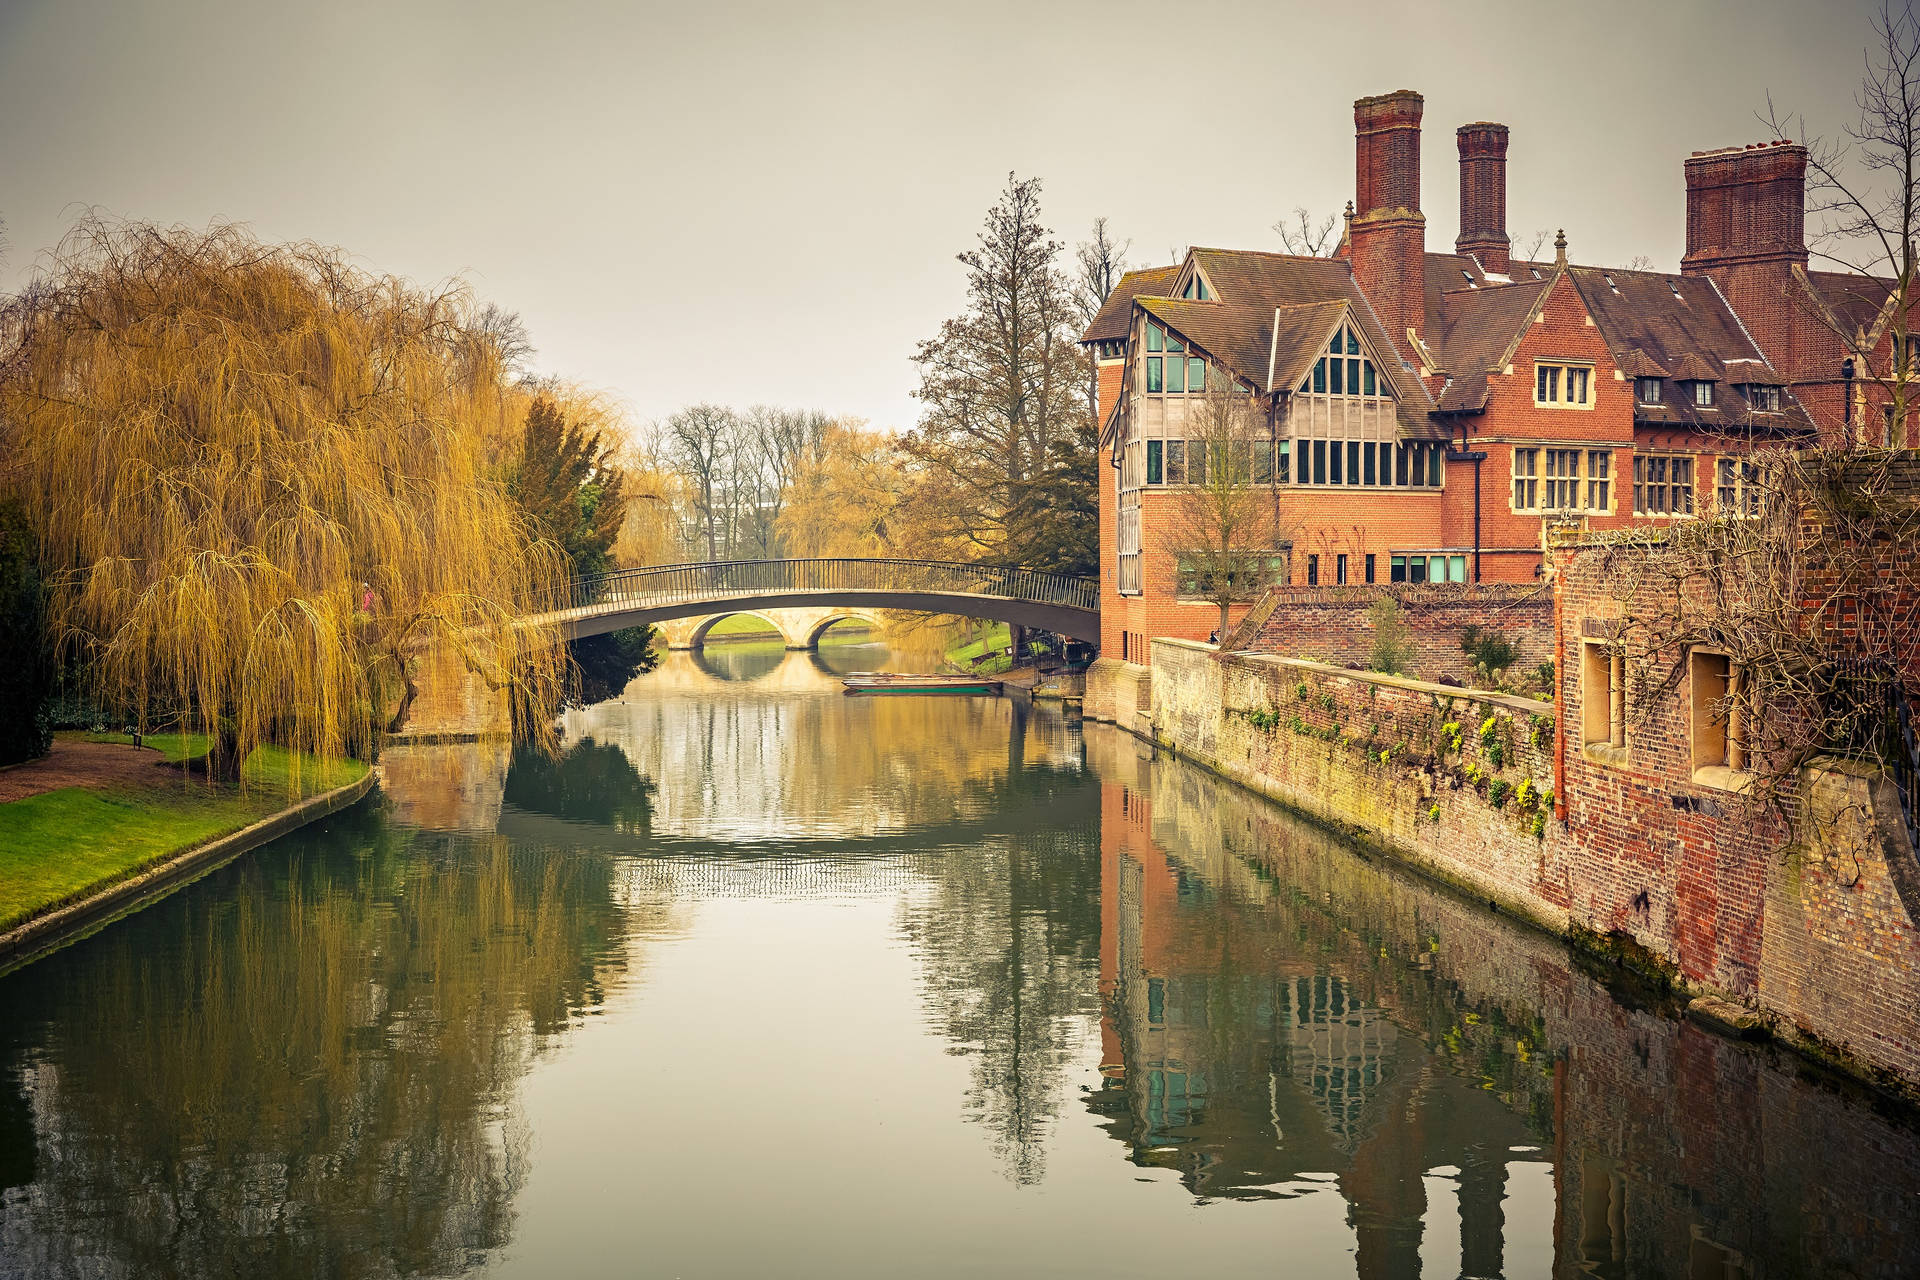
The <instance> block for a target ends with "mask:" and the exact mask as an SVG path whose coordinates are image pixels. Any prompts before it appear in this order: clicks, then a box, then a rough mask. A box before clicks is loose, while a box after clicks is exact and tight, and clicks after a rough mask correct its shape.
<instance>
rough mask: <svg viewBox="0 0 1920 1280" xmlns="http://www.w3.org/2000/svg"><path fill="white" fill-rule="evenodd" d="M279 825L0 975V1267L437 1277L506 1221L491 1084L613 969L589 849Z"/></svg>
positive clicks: (500, 1100)
mask: <svg viewBox="0 0 1920 1280" xmlns="http://www.w3.org/2000/svg"><path fill="white" fill-rule="evenodd" d="M329 825H330V827H331V829H330V830H326V831H312V832H308V833H303V834H300V835H296V836H294V837H292V838H290V839H288V840H286V841H283V842H281V843H280V844H279V845H278V846H277V847H276V848H275V849H274V851H273V852H272V853H271V854H270V855H268V856H260V857H254V858H248V859H242V860H240V861H239V862H236V863H234V864H233V865H231V866H229V867H227V868H224V869H223V870H221V871H219V872H217V873H215V875H214V876H211V877H209V878H208V880H206V881H203V882H202V883H201V884H199V885H196V886H194V887H193V888H192V889H189V890H186V891H183V892H181V893H178V894H175V895H174V896H172V897H170V898H168V899H166V900H165V901H163V902H161V903H159V904H158V905H156V906H154V907H152V908H150V909H149V910H147V911H145V912H142V913H140V914H138V915H136V916H134V917H131V918H129V919H127V920H124V921H122V922H120V923H118V924H116V925H114V926H113V927H111V928H109V929H107V930H106V931H104V932H102V933H100V934H98V935H96V936H94V937H92V938H89V939H87V940H86V941H84V942H81V943H78V944H75V945H73V946H71V947H69V948H67V949H65V950H63V951H60V952H56V953H54V954H53V955H51V956H48V957H46V958H45V959H42V960H40V961H39V962H37V963H36V964H34V965H32V966H30V967H29V968H27V969H25V970H22V971H20V972H18V973H16V974H13V975H10V976H9V977H8V978H7V979H6V980H5V986H4V988H0V998H3V999H4V1002H5V1003H4V1007H5V1010H6V1016H5V1017H4V1018H0V1064H4V1069H3V1070H0V1079H4V1080H5V1081H6V1082H7V1084H8V1086H9V1087H8V1088H7V1089H6V1090H0V1096H5V1097H6V1098H7V1099H8V1101H7V1103H6V1105H5V1108H4V1111H0V1114H4V1115H5V1116H6V1123H7V1130H6V1133H5V1135H4V1138H0V1142H3V1143H4V1146H5V1149H6V1152H7V1157H6V1161H5V1168H6V1175H5V1176H6V1179H7V1181H8V1182H9V1183H11V1184H12V1186H13V1187H14V1190H12V1191H9V1192H8V1193H7V1194H6V1196H5V1200H4V1206H5V1207H4V1213H3V1214H0V1272H4V1273H6V1274H10V1275H32V1276H57V1275H70V1274H88V1275H97V1274H113V1275H137V1276H158V1275H294V1274H302V1275H308V1274H310V1275H330V1276H386V1275H395V1274H403V1273H413V1272H420V1271H430V1272H436V1273H447V1272H452V1271H457V1270H459V1269H461V1268H462V1267H464V1266H466V1265H467V1264H468V1263H469V1262H470V1261H471V1260H472V1259H474V1258H475V1257H477V1256H479V1255H480V1254H481V1252H482V1251H485V1250H488V1249H491V1248H495V1247H497V1246H499V1245H501V1244H503V1243H504V1242H505V1241H506V1240H508V1239H509V1238H510V1236H511V1235H512V1232H513V1225H514V1211H513V1204H514V1199H515V1197H516V1196H517V1195H518V1193H519V1191H520V1189H521V1187H522V1185H523V1183H524V1181H525V1178H526V1173H527V1168H528V1164H529V1160H530V1141H531V1136H530V1133H529V1131H528V1127H527V1124H526V1122H525V1119H524V1116H523V1115H522V1112H521V1109H520V1107H519V1105H518V1103H517V1100H516V1096H515V1085H516V1082H517V1081H518V1080H519V1078H520V1077H521V1076H522V1075H523V1074H524V1073H525V1072H526V1070H527V1069H528V1067H529V1065H530V1064H531V1062H532V1061H533V1060H534V1059H535V1058H537V1057H538V1056H539V1055H540V1054H541V1053H542V1052H543V1051H544V1050H545V1049H546V1048H547V1046H548V1045H550V1044H551V1043H552V1042H553V1040H554V1038H555V1037H557V1036H558V1035H560V1034H561V1033H562V1032H564V1031H565V1030H566V1029H567V1028H568V1027H569V1026H570V1025H572V1024H573V1023H574V1022H575V1021H576V1020H577V1019H578V1018H579V1017H580V1016H581V1015H582V1014H583V1013H585V1012H588V1011H590V1010H591V1009H593V1008H594V1007H596V1006H598V1005H599V1004H600V1003H601V1002H602V1001H603V1000H604V999H605V997H606V994H607V992H608V991H609V990H610V989H612V988H614V987H617V986H618V985H619V984H620V983H621V982H622V981H623V980H624V976H625V974H626V971H627V967H628V965H629V962H630V961H629V956H628V954H627V948H626V946H625V938H626V935H627V933H628V930H629V928H630V926H631V924H632V921H633V914H632V911H631V910H630V909H627V910H623V909H621V908H619V907H617V906H616V904H615V901H614V898H613V894H612V887H613V879H612V876H611V874H610V870H611V869H610V867H609V866H608V864H606V863H605V862H591V861H578V860H561V859H552V858H544V857H539V856H533V855H530V854H529V853H527V852H526V851H524V850H518V849H515V848H513V847H512V846H510V845H509V844H508V843H507V842H505V841H503V840H501V839H499V838H497V837H486V838H479V839H474V838H468V837H460V836H442V835H433V834H427V833H420V832H416V831H412V830H408V829H405V828H401V827H397V826H395V825H392V824H391V823H389V822H388V821H387V820H386V818H385V816H384V815H383V813H382V812H381V811H380V810H379V809H378V808H377V807H372V806H368V807H362V808H359V809H356V810H354V811H352V812H350V813H349V814H347V815H343V816H342V817H340V818H338V819H335V820H334V821H333V822H332V823H330V824H329Z"/></svg>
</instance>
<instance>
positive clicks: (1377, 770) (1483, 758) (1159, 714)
mask: <svg viewBox="0 0 1920 1280" xmlns="http://www.w3.org/2000/svg"><path fill="white" fill-rule="evenodd" d="M1153 666H1154V678H1153V684H1152V690H1151V695H1152V717H1151V721H1152V733H1153V736H1154V738H1155V740H1156V741H1157V742H1160V743H1161V744H1163V745H1165V746H1168V747H1171V748H1172V749H1174V750H1175V751H1177V752H1178V753H1179V754H1181V755H1184V756H1188V757H1191V758H1192V759H1195V760H1197V761H1199V762H1201V763H1203V764H1205V765H1207V766H1208V767H1209V768H1212V769H1215V770H1216V771H1218V772H1220V773H1223V774H1225V775H1226V776H1228V777H1230V778H1232V779H1234V780H1235V781H1237V782H1239V783H1241V784H1242V785H1244V786H1248V787H1250V788H1252V789H1253V790H1256V791H1259V792H1261V793H1263V794H1265V795H1268V796H1271V797H1272V798H1274V799H1277V800H1280V801H1282V802H1283V803H1285V804H1287V805H1289V806H1291V807H1293V808H1295V809H1299V810H1301V811H1303V812H1306V813H1309V814H1312V815H1313V816H1315V817H1317V818H1319V819H1321V820H1322V821H1324V822H1328V823H1330V824H1332V825H1335V826H1337V827H1339V828H1340V829H1342V830H1344V831H1348V832H1350V833H1352V834H1354V835H1355V836H1356V837H1358V838H1360V839H1363V840H1366V841H1368V842H1369V843H1373V844H1386V845H1388V846H1390V847H1392V848H1393V849H1394V850H1395V851H1396V852H1398V853H1400V854H1401V855H1402V856H1405V857H1407V858H1409V859H1411V860H1413V861H1414V862H1416V863H1418V864H1420V865H1421V866H1423V867H1425V868H1426V869H1427V870H1428V871H1429V872H1431V873H1433V874H1435V875H1437V876H1440V877H1442V878H1444V879H1447V880H1449V881H1451V882H1453V883H1456V884H1460V885H1463V886H1465V887H1467V888H1468V889H1470V890H1471V891H1472V892H1473V893H1475V894H1476V895H1478V896H1481V897H1484V898H1488V899H1491V900H1493V901H1495V902H1498V903H1500V904H1501V905H1502V906H1503V907H1505V908H1506V909H1508V910H1511V911H1514V912H1516V913H1518V914H1521V915H1524V916H1527V917H1528V918H1531V919H1533V920H1535V921H1537V922H1538V923H1540V924H1541V925H1543V926H1544V927H1547V928H1550V929H1554V930H1556V931H1564V930H1565V928H1566V924H1567V919H1566V912H1565V909H1564V905H1565V904H1564V898H1565V894H1564V892H1563V891H1561V890H1560V889H1559V888H1558V886H1559V884H1560V883H1561V882H1562V881H1563V880H1564V878H1565V871H1564V869H1561V868H1557V867H1555V866H1553V865H1552V848H1551V846H1550V845H1549V844H1548V843H1547V841H1546V839H1545V836H1546V833H1547V827H1548V826H1549V825H1550V824H1549V822H1548V820H1547V818H1546V813H1547V810H1548V809H1549V807H1550V806H1551V803H1552V800H1551V797H1550V796H1549V795H1548V794H1547V793H1548V791H1549V790H1550V788H1551V778H1552V771H1551V755H1550V754H1549V753H1550V752H1551V749H1552V739H1551V726H1552V718H1551V708H1550V707H1548V706H1547V705H1546V704H1543V703H1538V702H1534V701H1532V700H1530V699H1526V698H1516V697H1510V696H1507V695H1503V694H1491V693H1476V692H1472V691H1468V690H1462V689H1451V688H1448V687H1446V686H1444V685H1427V684H1422V683H1421V682H1419V681H1413V680H1403V679H1399V678H1396V677H1393V676H1383V675H1376V674H1372V673H1366V672H1354V671H1343V670H1339V669H1336V668H1332V667H1327V666H1323V665H1321V664H1318V663H1312V662H1303V661H1300V660H1297V659H1291V658H1275V657H1264V656H1241V655H1232V656H1229V657H1226V658H1224V659H1219V660H1216V659H1215V657H1214V651H1213V649H1212V647H1211V646H1208V645H1195V644H1191V643H1187V642H1183V641H1176V640H1162V641H1157V642H1156V643H1155V644H1154V646H1153ZM1483 727H1484V732H1483ZM1495 744H1498V745H1497V748H1496V746H1495ZM1522 784H1525V786H1524V788H1523V786H1522Z"/></svg>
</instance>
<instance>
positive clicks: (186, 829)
mask: <svg viewBox="0 0 1920 1280" xmlns="http://www.w3.org/2000/svg"><path fill="white" fill-rule="evenodd" d="M62 736H63V737H67V736H68V735H62ZM71 739H72V740H77V741H84V742H121V743H127V742H128V740H127V739H125V738H123V737H119V736H118V735H96V734H85V735H72V736H71ZM128 749H129V750H134V748H133V747H132V746H131V744H130V743H128ZM149 749H150V750H151V752H152V756H153V769H152V772H153V775H154V777H153V779H152V780H151V781H150V782H145V781H143V782H141V783H138V784H129V783H127V782H125V781H124V779H119V780H116V781H115V782H114V783H112V784H110V785H103V786H99V787H90V786H67V787H60V788H58V789H56V790H52V791H43V792H41V793H40V794H38V795H32V796H27V797H25V798H24V799H20V800H13V801H9V802H7V803H5V804H0V930H4V929H9V928H11V927H13V926H14V925H16V924H19V923H20V922H21V921H23V920H26V919H27V918H29V917H31V916H35V915H38V914H39V913H41V912H42V911H46V910H50V909H52V908H54V907H57V906H61V905H64V904H65V903H67V902H71V901H74V900H77V899H79V898H83V897H85V896H86V895H88V894H90V893H93V892H96V891H98V890H100V889H103V888H105V887H106V886H108V885H110V884H112V883H114V882H115V881H117V880H122V879H125V878H126V877H127V876H130V875H134V874H136V873H137V872H139V871H141V870H143V869H144V868H146V867H149V866H151V865H153V864H155V863H157V862H160V861H163V860H164V859H167V858H170V857H172V856H173V855H175V854H177V853H182V852H184V851H186V850H188V849H191V848H193V847H195V846H196V845H200V844H204V843H206V842H207V841H209V840H215V839H218V838H219V837H221V836H224V835H228V834H231V833H232V832H235V831H238V830H240V829H241V828H242V827H245V826H248V825H250V824H252V823H254V822H257V821H259V820H260V819H261V818H264V817H267V816H269V815H271V814H273V813H276V812H278V811H279V810H281V809H284V808H286V807H287V805H288V804H289V802H290V801H292V800H294V799H297V798H298V797H297V796H296V795H295V794H294V791H293V787H292V785H291V777H292V774H293V772H294V769H293V765H294V763H295V760H294V757H293V755H292V753H290V752H288V751H286V750H285V749H283V748H279V747H262V748H260V749H259V750H258V751H255V752H254V753H253V755H252V756H250V757H249V758H248V759H247V762H246V766H245V769H244V770H243V774H244V776H245V778H246V787H245V788H244V790H242V789H238V788H234V787H226V786H208V785H207V782H206V779H205V778H204V776H200V777H192V776H189V775H188V774H187V773H186V772H184V771H182V770H180V769H177V768H174V769H170V768H167V767H165V766H166V765H167V764H178V763H179V762H180V761H182V760H191V759H195V758H198V757H199V756H201V755H204V754H205V751H206V743H205V742H204V741H196V740H194V739H192V738H190V737H187V736H185V735H179V734H174V735H162V736H156V737H151V738H148V739H146V745H145V746H144V747H143V748H141V750H143V751H144V750H149ZM299 765H300V768H299V775H300V791H301V792H302V793H304V794H305V795H314V794H318V793H319V792H322V791H328V790H331V789H333V788H335V787H340V786H345V785H346V784H347V783H349V782H353V781H355V780H357V779H359V778H360V777H362V776H364V775H365V773H366V771H367V766H366V765H365V764H363V763H361V762H360V761H358V760H331V761H322V760H317V759H314V758H312V757H305V758H302V759H301V760H300V761H299Z"/></svg>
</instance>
